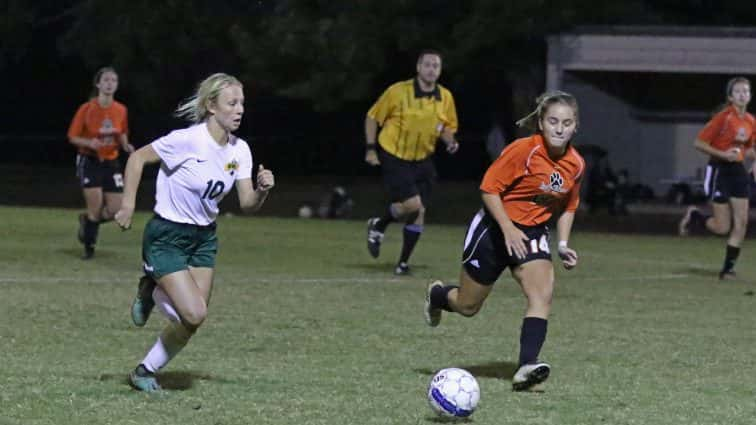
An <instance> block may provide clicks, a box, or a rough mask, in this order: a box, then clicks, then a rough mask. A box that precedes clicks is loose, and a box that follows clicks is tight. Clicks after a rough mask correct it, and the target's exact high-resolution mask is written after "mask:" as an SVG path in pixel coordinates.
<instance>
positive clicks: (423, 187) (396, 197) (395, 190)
mask: <svg viewBox="0 0 756 425" xmlns="http://www.w3.org/2000/svg"><path fill="white" fill-rule="evenodd" d="M378 157H379V159H380V161H381V173H382V174H383V184H384V186H385V187H386V191H387V192H388V194H389V197H390V198H391V199H390V200H391V202H403V201H406V200H407V199H409V198H412V197H413V196H416V195H420V198H421V199H422V201H423V205H425V206H427V205H428V202H429V201H430V195H431V190H432V188H433V183H435V181H436V166H435V165H434V164H433V159H432V158H431V157H428V158H425V159H423V160H421V161H407V160H404V159H401V158H397V157H395V156H394V155H391V154H390V153H388V152H385V151H384V150H382V149H379V150H378Z"/></svg>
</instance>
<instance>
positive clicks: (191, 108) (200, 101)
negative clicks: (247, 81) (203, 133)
mask: <svg viewBox="0 0 756 425" xmlns="http://www.w3.org/2000/svg"><path fill="white" fill-rule="evenodd" d="M228 86H239V87H242V83H240V82H239V80H237V79H236V77H234V76H231V75H228V74H223V73H220V72H219V73H216V74H213V75H211V76H209V77H207V78H205V79H204V80H202V82H201V83H200V84H199V86H198V87H197V91H196V92H195V93H194V94H193V95H192V96H191V97H189V98H188V99H186V100H184V101H183V102H182V103H181V104H179V106H178V107H177V108H176V111H174V113H173V115H174V116H176V117H177V118H184V119H186V120H188V121H190V122H193V123H195V124H198V123H201V122H203V121H205V119H206V118H207V117H208V115H210V112H209V111H208V110H207V107H208V105H210V104H211V103H214V102H216V101H217V100H218V95H219V94H220V92H221V90H223V89H225V88H226V87H228Z"/></svg>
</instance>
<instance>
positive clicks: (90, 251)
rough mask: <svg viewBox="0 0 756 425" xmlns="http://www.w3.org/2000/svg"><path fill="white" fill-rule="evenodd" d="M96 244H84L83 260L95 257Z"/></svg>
mask: <svg viewBox="0 0 756 425" xmlns="http://www.w3.org/2000/svg"><path fill="white" fill-rule="evenodd" d="M94 251H95V248H94V245H84V254H82V256H81V259H82V260H91V259H92V257H94Z"/></svg>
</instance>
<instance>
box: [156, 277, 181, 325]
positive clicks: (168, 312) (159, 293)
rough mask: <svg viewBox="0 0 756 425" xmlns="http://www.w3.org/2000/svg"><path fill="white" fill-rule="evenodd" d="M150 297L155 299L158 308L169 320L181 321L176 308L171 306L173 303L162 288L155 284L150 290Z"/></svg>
mask: <svg viewBox="0 0 756 425" xmlns="http://www.w3.org/2000/svg"><path fill="white" fill-rule="evenodd" d="M152 299H153V300H154V301H155V305H157V307H158V309H159V310H160V311H161V312H162V313H163V315H165V317H167V318H168V320H170V321H171V322H180V321H181V317H180V316H179V314H178V312H177V311H176V308H175V307H173V303H172V302H171V299H170V298H169V297H168V294H166V293H165V291H163V289H162V288H160V287H159V286H157V285H155V289H154V290H153V291H152Z"/></svg>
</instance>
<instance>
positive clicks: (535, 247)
mask: <svg viewBox="0 0 756 425" xmlns="http://www.w3.org/2000/svg"><path fill="white" fill-rule="evenodd" d="M538 251H541V252H545V253H546V254H550V253H551V251H550V250H549V239H548V238H547V237H546V235H541V237H540V239H531V240H530V252H531V253H533V254H538Z"/></svg>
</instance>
